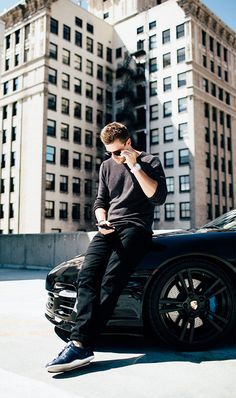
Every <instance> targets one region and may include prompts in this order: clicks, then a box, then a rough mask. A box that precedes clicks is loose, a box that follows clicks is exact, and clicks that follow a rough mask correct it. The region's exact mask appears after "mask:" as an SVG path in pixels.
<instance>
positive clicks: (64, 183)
mask: <svg viewBox="0 0 236 398" xmlns="http://www.w3.org/2000/svg"><path fill="white" fill-rule="evenodd" d="M60 192H68V177H67V176H63V175H60Z"/></svg>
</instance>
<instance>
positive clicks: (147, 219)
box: [46, 122, 167, 372]
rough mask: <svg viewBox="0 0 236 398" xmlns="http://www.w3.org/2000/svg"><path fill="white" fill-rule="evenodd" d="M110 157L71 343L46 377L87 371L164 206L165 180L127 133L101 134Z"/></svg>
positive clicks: (117, 126) (113, 128) (116, 129)
mask: <svg viewBox="0 0 236 398" xmlns="http://www.w3.org/2000/svg"><path fill="white" fill-rule="evenodd" d="M101 140H102V142H103V144H104V145H105V148H106V150H107V152H108V154H109V156H110V158H109V159H108V160H105V161H104V162H103V163H102V165H101V167H100V174H99V187H98V193H97V197H96V200H95V203H94V210H95V215H96V218H97V221H98V223H97V225H98V233H97V234H96V235H95V237H94V238H93V240H92V242H91V243H90V245H89V248H88V250H87V253H86V256H85V260H84V264H83V267H82V270H81V271H80V274H79V284H78V305H77V315H76V323H75V326H74V328H73V329H72V333H71V336H70V342H69V343H68V344H67V346H66V347H65V348H64V349H63V351H62V352H61V353H60V354H59V355H58V357H57V358H55V359H54V360H53V361H51V362H50V363H48V364H47V365H46V367H47V370H48V371H49V372H64V371H67V370H71V369H75V368H78V367H80V366H84V365H87V364H89V363H90V362H91V360H92V359H93V358H94V354H93V351H92V347H93V345H94V342H95V338H96V336H97V335H98V334H99V332H100V331H101V329H102V327H103V326H104V325H105V323H106V322H107V321H108V319H109V318H110V316H111V314H112V312H113V309H114V307H115V305H116V303H117V300H118V298H119V295H120V293H121V291H122V289H123V288H124V286H125V285H126V283H127V281H128V278H129V275H130V273H131V272H132V270H133V269H134V267H135V265H136V264H137V263H138V261H139V260H140V258H141V257H142V256H144V254H145V253H146V252H147V250H148V249H149V247H150V244H151V239H152V229H151V226H152V222H153V213H154V206H155V205H161V204H163V203H164V202H165V199H166V194H167V189H166V181H165V175H164V172H163V169H162V166H161V162H160V160H159V158H158V157H157V156H152V155H150V154H147V153H144V152H139V151H137V150H135V149H134V148H133V147H132V145H131V138H130V135H129V132H128V130H127V128H126V127H125V126H124V125H123V124H121V123H116V122H113V123H110V124H108V125H107V126H105V127H104V128H103V130H102V132H101Z"/></svg>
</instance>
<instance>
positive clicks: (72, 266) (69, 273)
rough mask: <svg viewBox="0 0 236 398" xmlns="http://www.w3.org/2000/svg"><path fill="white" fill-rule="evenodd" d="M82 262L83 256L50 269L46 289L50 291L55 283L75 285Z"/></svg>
mask: <svg viewBox="0 0 236 398" xmlns="http://www.w3.org/2000/svg"><path fill="white" fill-rule="evenodd" d="M83 261H84V255H83V254H82V255H79V256H76V257H74V258H72V259H70V260H66V261H64V262H63V263H61V264H58V265H57V266H56V267H54V268H53V269H51V270H50V271H49V273H48V274H47V278H46V289H47V290H52V289H53V287H54V285H56V284H57V283H65V284H69V285H74V286H76V285H77V281H78V275H79V271H80V269H81V267H82V264H83Z"/></svg>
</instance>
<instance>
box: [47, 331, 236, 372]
mask: <svg viewBox="0 0 236 398" xmlns="http://www.w3.org/2000/svg"><path fill="white" fill-rule="evenodd" d="M96 352H97V353H98V354H99V353H100V352H101V353H109V352H112V353H113V355H114V353H117V354H127V355H128V358H121V359H120V358H119V359H112V360H111V359H108V360H95V361H94V362H91V364H90V365H89V366H86V367H81V368H79V369H75V370H71V371H68V372H65V373H60V374H55V375H53V378H54V379H66V378H71V377H78V376H83V375H85V374H87V373H95V372H103V371H107V370H110V369H116V368H122V367H125V366H130V365H137V364H151V363H153V364H154V363H164V362H192V363H195V364H200V363H202V362H209V361H226V360H232V359H236V338H235V336H230V339H228V341H227V342H225V343H222V344H218V345H217V346H215V347H213V348H210V349H208V350H205V351H180V350H174V349H170V348H168V347H166V346H164V345H162V344H161V343H158V344H157V343H155V344H154V343H153V342H152V341H150V340H147V339H145V338H143V337H136V336H115V337H114V336H101V338H100V339H99V341H98V345H97V347H96ZM95 357H96V354H95Z"/></svg>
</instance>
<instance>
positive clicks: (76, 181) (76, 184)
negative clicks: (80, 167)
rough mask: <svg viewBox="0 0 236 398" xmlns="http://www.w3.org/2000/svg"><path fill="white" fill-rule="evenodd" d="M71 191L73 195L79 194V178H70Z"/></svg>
mask: <svg viewBox="0 0 236 398" xmlns="http://www.w3.org/2000/svg"><path fill="white" fill-rule="evenodd" d="M72 192H73V193H74V194H75V195H79V194H80V178H77V177H73V179H72Z"/></svg>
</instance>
